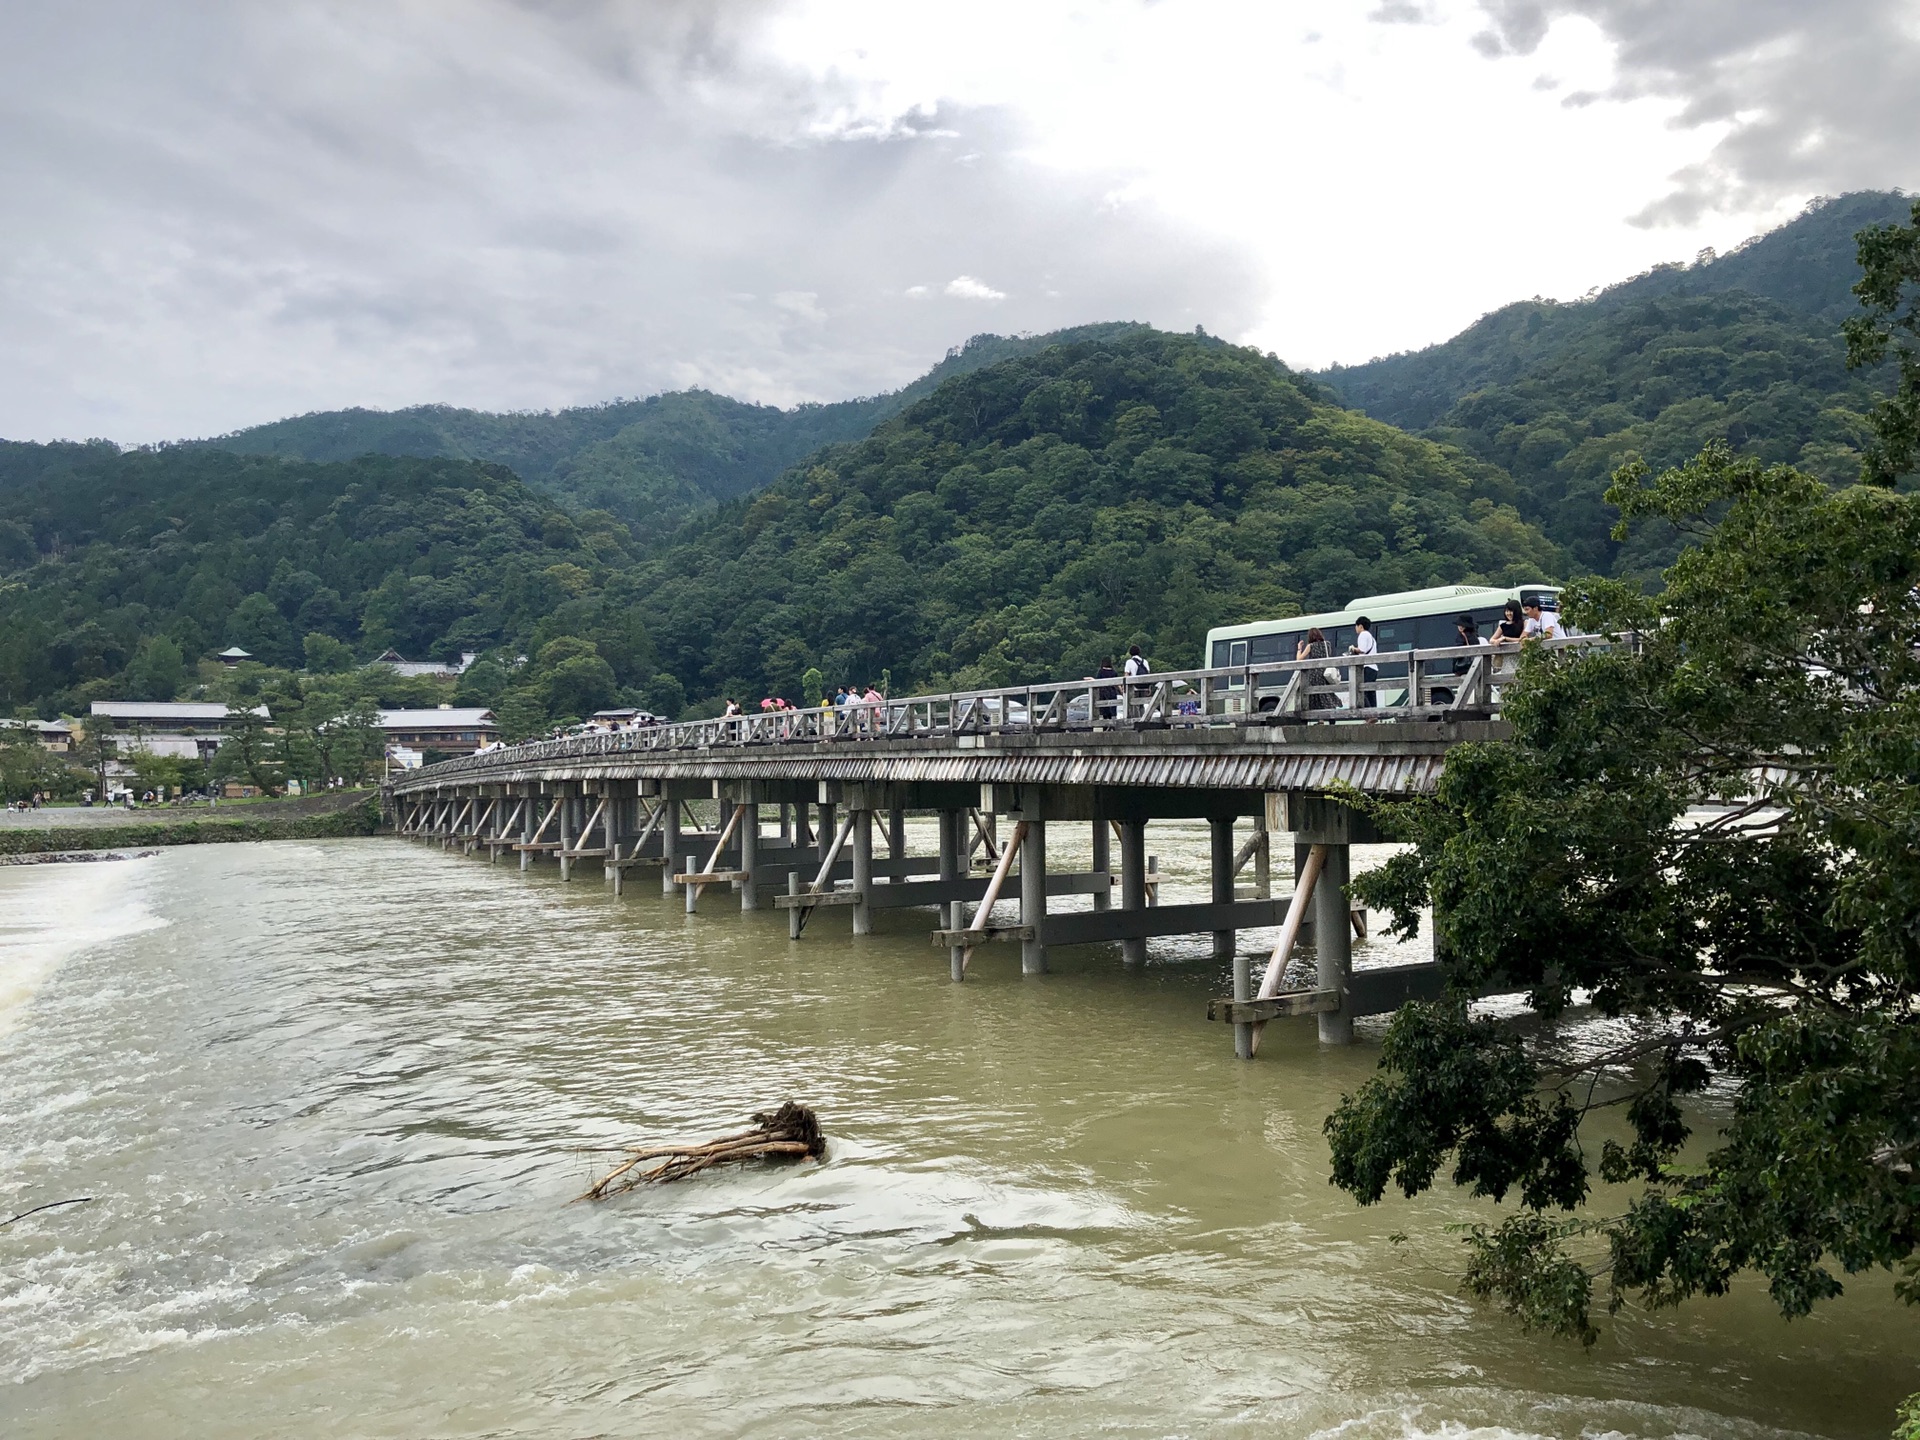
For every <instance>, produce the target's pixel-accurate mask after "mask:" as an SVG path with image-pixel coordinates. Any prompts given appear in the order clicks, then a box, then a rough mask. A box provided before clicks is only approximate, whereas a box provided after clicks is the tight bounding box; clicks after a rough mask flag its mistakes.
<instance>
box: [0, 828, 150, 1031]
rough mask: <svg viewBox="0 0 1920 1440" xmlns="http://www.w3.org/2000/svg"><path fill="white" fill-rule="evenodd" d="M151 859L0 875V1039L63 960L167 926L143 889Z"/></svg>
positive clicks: (27, 868)
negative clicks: (98, 946)
mask: <svg viewBox="0 0 1920 1440" xmlns="http://www.w3.org/2000/svg"><path fill="white" fill-rule="evenodd" d="M155 859H157V857H143V858H141V859H137V860H124V861H114V862H112V863H109V864H100V865H18V866H12V865H10V866H7V867H5V868H4V869H0V1037H4V1036H5V1035H6V1034H7V1033H8V1032H9V1031H11V1030H12V1029H13V1028H14V1027H15V1026H16V1025H17V1024H18V1023H19V1020H20V1017H21V1016H22V1015H23V1014H24V1013H25V1010H26V1007H27V1006H28V1005H29V1004H30V1003H31V1002H32V1000H33V997H34V995H35V994H36V993H37V992H38V991H39V989H40V987H41V986H42V985H44V984H45V983H46V980H47V977H48V976H50V975H52V974H53V972H54V971H55V970H57V969H58V968H59V967H60V965H61V964H62V963H63V962H64V961H66V960H68V959H70V958H72V957H73V956H75V955H78V954H80V953H81V952H82V951H85V950H89V949H91V948H93V947H94V946H96V945H104V944H107V943H109V942H111V941H114V940H121V939H125V938H127V937H128V936H132V935H138V934H140V933H142V932H143V931H147V930H154V929H158V928H159V927H160V926H162V925H164V924H166V923H167V922H166V921H165V920H163V919H161V917H160V916H159V915H158V914H156V913H155V911H154V908H153V905H152V898H151V893H150V891H149V888H148V887H149V884H150V878H151V876H152V874H153V870H154V863H155Z"/></svg>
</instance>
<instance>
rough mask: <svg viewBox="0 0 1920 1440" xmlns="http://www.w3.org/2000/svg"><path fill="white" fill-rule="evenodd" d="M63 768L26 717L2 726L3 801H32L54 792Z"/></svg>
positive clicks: (0, 794) (0, 792)
mask: <svg viewBox="0 0 1920 1440" xmlns="http://www.w3.org/2000/svg"><path fill="white" fill-rule="evenodd" d="M61 769H62V766H61V765H60V762H59V761H58V760H57V759H55V758H54V756H53V755H51V754H50V753H49V752H48V751H47V748H46V747H45V746H44V745H42V744H41V743H40V737H39V735H38V734H36V733H35V732H34V731H33V730H32V729H30V728H29V727H28V725H27V723H26V721H25V720H24V719H21V720H19V721H16V722H15V723H14V724H11V725H0V801H14V800H31V799H32V798H33V797H34V795H35V794H44V793H47V792H50V791H52V790H53V789H54V788H55V787H56V785H57V784H58V783H59V778H60V771H61Z"/></svg>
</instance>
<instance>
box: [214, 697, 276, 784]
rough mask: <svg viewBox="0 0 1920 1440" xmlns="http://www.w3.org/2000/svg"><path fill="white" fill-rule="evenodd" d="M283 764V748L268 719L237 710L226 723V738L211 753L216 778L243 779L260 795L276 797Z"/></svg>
mask: <svg viewBox="0 0 1920 1440" xmlns="http://www.w3.org/2000/svg"><path fill="white" fill-rule="evenodd" d="M284 764H285V746H284V744H283V743H282V741H281V739H280V737H279V736H277V735H276V734H275V733H274V730H273V726H272V722H271V720H270V718H269V717H268V716H266V715H261V714H259V713H257V712H256V711H254V710H252V709H251V708H247V707H244V706H242V707H239V708H236V709H235V710H234V711H233V713H232V714H231V715H230V716H229V717H228V720H227V737H226V739H225V741H223V742H222V744H221V746H220V748H219V749H218V750H216V751H215V752H214V762H213V767H212V768H213V773H214V775H215V777H216V778H222V779H224V778H228V777H244V778H245V779H246V780H247V782H248V783H249V784H251V785H253V786H254V787H255V788H257V789H258V790H259V791H260V793H261V794H262V795H278V794H279V793H280V787H281V777H282V774H283V771H284Z"/></svg>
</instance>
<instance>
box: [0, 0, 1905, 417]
mask: <svg viewBox="0 0 1920 1440" xmlns="http://www.w3.org/2000/svg"><path fill="white" fill-rule="evenodd" d="M1901 3H1904V0H1836V5H1835V6H1834V7H1813V6H1804V5H1800V4H1798V3H1797V0H1755V3H1754V4H1753V5H1751V6H1711V7H1703V6H1689V5H1677V6H1667V7H1649V6H1646V5H1644V4H1640V3H1638V0H1483V3H1475V0H1431V3H1429V0H1421V3H1417V4H1415V3H1409V0H1366V3H1362V4H1354V5H1349V6H1345V7H1341V6H1321V7H1316V8H1315V9H1314V11H1313V16H1312V19H1313V25H1312V28H1311V29H1309V28H1308V27H1307V25H1306V24H1305V23H1303V20H1302V19H1301V18H1299V12H1298V11H1297V10H1295V9H1294V8H1293V7H1286V6H1276V5H1272V4H1266V3H1260V0H1157V3H1145V0H1077V3H1076V4H1075V5H1073V6H1058V7H1052V6H1034V5H1032V4H1031V3H1029V0H968V3H966V4H964V5H962V4H960V3H958V0H928V3H926V4H922V5H915V6H902V5H899V4H897V3H894V0H791V3H779V0H652V3H649V4H648V5H645V6H638V7H631V8H629V7H623V6H618V5H596V4H590V3H582V4H569V5H566V6H540V5H533V4H523V3H519V0H468V3H467V4H465V5H463V6H462V7H460V8H459V9H458V10H457V11H455V10H449V9H447V8H445V7H442V6H438V5H434V4H431V3H426V0H396V3H395V4H393V5H389V6H382V7H373V8H367V7H361V6H355V5H352V4H349V3H347V0H282V3H280V4H276V5H273V6H261V5H255V4H252V3H248V0H203V3H199V4H196V5H193V6H189V7H184V8H180V7H172V8H168V7H153V6H147V5H141V4H137V3H134V0H86V3H72V0H15V3H13V4H10V5H8V6H6V7H5V8H4V9H3V10H0V435H8V436H15V437H22V438H28V437H47V436H52V435H87V434H104V435H108V436H111V437H113V438H116V439H122V440H150V439H160V438H167V437H171V436H178V435H183V434H204V433H210V432H217V431H220V430H225V429H230V428H233V427H236V426H239V425H242V424H247V423H252V422H255V421H259V420H264V419H270V418H273V417H275V416H278V415H282V414H287V413H297V412H299V411H304V410H311V409H321V408H330V407H333V406H338V405H346V404H373V405H383V406H398V405H406V404H412V403H417V402H421V401H428V400H444V401H448V402H451V403H456V404H470V405H477V406H483V407H487V408H499V409H505V408H521V407H540V406H550V405H564V404H574V403H585V402H592V401H596V400H600V399H603V398H606V397H608V396H611V395H615V394H628V395H631V394H636V393H646V392H647V391H648V390H650V389H657V388H661V387H663V386H678V385H686V384H702V385H708V386H711V387H713V388H715V389H720V390H727V391H730V392H731V393H735V394H739V395H742V396H743V397H746V398H752V399H759V400H767V401H774V402H778V403H788V402H792V401H797V400H803V399H833V398H838V397H841V396H845V395H851V394H863V393H872V392H874V391H876V390H881V389H885V388H888V387H890V386H892V385H897V384H899V383H902V382H904V381H905V380H907V379H910V378H912V377H913V376H914V375H916V374H918V373H920V372H921V371H923V370H924V369H925V368H926V367H927V365H929V364H930V363H931V362H932V361H933V360H935V359H937V358H938V357H939V356H940V355H941V354H942V353H943V352H944V351H945V350H946V348H947V347H948V346H949V345H950V344H953V343H954V342H956V341H958V340H962V339H964V338H965V330H966V325H967V323H968V322H967V320H965V319H964V318H962V312H961V311H960V310H958V309H956V307H954V306H952V305H942V304H925V305H901V304H899V300H900V299H901V298H903V297H904V298H910V299H931V298H933V297H935V296H939V295H945V296H948V297H951V298H953V299H959V300H987V301H992V302H993V303H994V309H993V312H992V313H993V321H992V323H993V324H994V325H995V326H996V327H997V328H1002V329H1006V330H1014V331H1029V330H1031V331H1041V330H1047V329H1051V328H1054V327H1056V326H1060V325H1068V324H1077V323H1083V322H1086V321H1092V320H1104V319H1136V320H1147V321H1151V322H1153V323H1157V324H1161V325H1164V326H1167V327H1168V328H1173V329H1181V330H1190V329H1192V328H1193V326H1194V325H1195V324H1204V325H1205V326H1206V328H1207V329H1208V330H1209V331H1211V332H1213V333H1216V334H1222V335H1226V336H1228V337H1230V338H1234V339H1241V340H1247V341H1250V342H1252V343H1256V344H1258V345H1260V346H1261V347H1262V348H1265V349H1273V350H1277V351H1278V352H1279V353H1280V354H1282V355H1283V356H1284V357H1286V358H1287V359H1289V360H1292V361H1294V362H1296V363H1302V364H1314V365H1318V364H1324V363H1328V362H1331V361H1335V360H1346V361H1355V360H1364V359H1366V358H1367V357H1368V356H1370V355H1374V354H1379V353H1384V352H1386V351H1389V350H1394V349H1401V348H1406V347H1408V346H1413V345H1419V344H1423V343H1427V342H1430V341H1433V340H1436V339H1440V338H1443V337H1444V336H1446V335H1448V334H1450V333H1452V332H1453V331H1455V330H1457V329H1459V328H1461V327H1462V326H1464V325H1466V324H1468V323H1470V322H1471V321H1472V320H1473V319H1474V318H1476V317H1477V316H1478V315H1479V314H1481V313H1482V312H1484V311H1486V310H1488V309H1491V308H1493V307H1494V306H1496V305H1499V304H1501V303H1504V302H1505V301H1507V300H1510V299H1513V298H1515V297H1517V296H1523V295H1529V294H1535V293H1538V294H1550V295H1563V296H1572V295H1579V294H1582V293H1584V292H1585V291H1586V290H1588V289H1589V288H1590V287H1591V286H1593V285H1594V284H1596V283H1600V282H1605V281H1609V280H1613V279H1616V278H1619V277H1621V276H1623V275H1626V274H1630V273H1633V272H1634V271H1637V270H1640V269H1644V268H1645V267H1646V266H1648V265H1650V264H1653V263H1656V262H1658V261H1661V260H1669V259H1678V258H1684V257H1686V256H1690V255H1692V254H1693V253H1694V252H1695V251H1697V250H1699V249H1701V248H1703V247H1705V246H1708V245H1713V246H1717V247H1719V248H1721V249H1726V248H1728V247H1730V246H1731V245H1732V244H1734V243H1736V242H1738V241H1739V240H1740V239H1742V238H1744V237H1745V236H1746V235H1748V234H1750V233H1752V232H1753V231H1754V230H1756V229H1759V228H1762V227H1764V226H1765V225H1767V224H1769V223H1772V222H1774V221H1777V220H1779V219H1783V218H1785V217H1786V216H1788V215H1790V214H1792V213H1793V212H1794V211H1796V210H1797V209H1798V208H1799V206H1800V204H1801V203H1802V202H1803V201H1804V200H1805V199H1806V198H1808V197H1809V196H1810V195H1812V194H1814V193H1817V192H1821V191H1828V192H1831V191H1834V190H1837V189H1840V188H1845V187H1847V186H1859V185H1870V184H1871V185H1895V184H1901V185H1906V186H1908V187H1914V186H1916V185H1920V151H1916V150H1915V149H1914V148H1913V147H1912V146H1910V145H1908V144H1906V143H1905V141H1906V137H1907V136H1908V135H1909V134H1910V133H1911V131H1912V128H1913V124H1914V123H1920V120H1915V119H1913V116H1914V110H1915V106H1916V105H1920V83H1916V82H1915V64H1914V58H1913V57H1914V54H1915V51H1916V48H1917V47H1920V42H1916V40H1915V37H1914V35H1913V34H1912V27H1911V22H1910V21H1907V22H1900V23H1894V22H1893V21H1889V20H1888V19H1887V17H1888V16H1889V15H1895V16H1896V19H1897V12H1898V9H1899V5H1900V4H1901ZM1370 16H1377V17H1378V18H1377V19H1374V18H1369V17H1370ZM1900 24H1906V25H1907V29H1905V30H1903V29H1901V28H1900ZM1016 41H1017V43H1015V42H1016ZM1862 47H1868V48H1870V49H1871V50H1872V52H1873V53H1872V54H1870V55H1869V54H1864V53H1863V50H1862ZM1548 81H1550V82H1551V83H1552V84H1554V85H1557V86H1558V87H1559V88H1557V89H1549V88H1542V87H1543V84H1545V83H1546V82H1548ZM1570 102H1584V103H1570ZM1876 115H1878V116H1881V117H1883V119H1882V120H1881V122H1879V128H1878V131H1877V132H1875V131H1874V130H1873V125H1874V123H1875V122H1874V117H1875V116H1876ZM1884 117H1893V118H1891V119H1886V118H1884ZM1876 134H1877V135H1878V138H1877V139H1876V138H1875V136H1876ZM933 275H951V276H955V277H957V278H955V279H954V280H952V281H951V282H948V283H946V284H944V285H942V284H939V283H937V282H929V281H927V280H926V279H925V278H924V277H927V276H933ZM981 276H990V277H991V283H989V282H988V281H986V280H983V279H980V278H978V277H981ZM755 297H761V298H758V299H756V298H755ZM767 297H771V298H770V299H769V298H767Z"/></svg>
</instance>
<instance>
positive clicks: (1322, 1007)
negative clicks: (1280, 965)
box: [1207, 990, 1340, 1025]
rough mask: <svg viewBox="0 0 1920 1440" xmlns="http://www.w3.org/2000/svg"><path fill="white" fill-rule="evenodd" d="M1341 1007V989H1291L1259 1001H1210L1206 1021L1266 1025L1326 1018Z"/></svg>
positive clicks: (1227, 999)
mask: <svg viewBox="0 0 1920 1440" xmlns="http://www.w3.org/2000/svg"><path fill="white" fill-rule="evenodd" d="M1339 1008H1340V992H1339V991H1338V990H1289V991H1287V992H1286V993H1285V994H1283V995H1266V996H1262V997H1261V998H1260V999H1258V1000H1235V999H1232V998H1231V997H1228V998H1226V999H1220V1000H1209V1001H1208V1002H1207V1019H1209V1020H1224V1021H1226V1022H1227V1023H1228V1024H1231V1025H1264V1024H1266V1023H1267V1021H1269V1020H1281V1019H1285V1018H1286V1017H1287V1016H1289V1015H1326V1014H1330V1013H1332V1012H1333V1011H1335V1010H1338V1009H1339Z"/></svg>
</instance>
